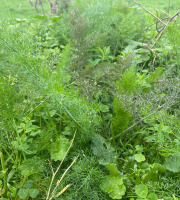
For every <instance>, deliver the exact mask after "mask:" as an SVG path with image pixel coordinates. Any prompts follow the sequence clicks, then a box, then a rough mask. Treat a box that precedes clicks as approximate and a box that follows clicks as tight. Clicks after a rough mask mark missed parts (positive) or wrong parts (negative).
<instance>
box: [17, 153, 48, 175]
mask: <svg viewBox="0 0 180 200" xmlns="http://www.w3.org/2000/svg"><path fill="white" fill-rule="evenodd" d="M44 166H45V165H44V161H43V160H40V159H39V158H38V157H37V156H34V157H33V158H31V159H27V160H24V161H23V162H22V165H21V166H20V167H19V170H20V172H21V175H22V176H28V175H32V174H33V175H34V174H37V173H40V172H43V171H44V168H45V167H44Z"/></svg>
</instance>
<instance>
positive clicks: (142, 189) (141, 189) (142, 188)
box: [135, 184, 148, 198]
mask: <svg viewBox="0 0 180 200" xmlns="http://www.w3.org/2000/svg"><path fill="white" fill-rule="evenodd" d="M135 193H136V194H137V195H138V196H139V197H140V198H146V197H147V194H148V187H147V186H146V185H144V184H140V185H138V186H136V188H135Z"/></svg>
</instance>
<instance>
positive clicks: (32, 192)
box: [29, 188, 39, 198]
mask: <svg viewBox="0 0 180 200" xmlns="http://www.w3.org/2000/svg"><path fill="white" fill-rule="evenodd" d="M38 194H39V190H38V189H36V188H32V189H30V190H29V196H30V197H31V198H36V197H37V196H38Z"/></svg>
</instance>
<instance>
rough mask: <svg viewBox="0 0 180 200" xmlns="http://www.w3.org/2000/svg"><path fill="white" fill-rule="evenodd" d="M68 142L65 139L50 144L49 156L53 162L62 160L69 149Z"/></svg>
mask: <svg viewBox="0 0 180 200" xmlns="http://www.w3.org/2000/svg"><path fill="white" fill-rule="evenodd" d="M69 145H70V141H69V140H68V139H66V138H63V137H62V138H59V139H57V140H56V141H55V142H53V143H52V144H51V147H50V154H51V159H52V160H54V161H58V160H62V159H63V158H64V156H65V154H66V152H67V150H68V148H69Z"/></svg>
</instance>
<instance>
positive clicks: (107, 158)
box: [91, 135, 116, 165]
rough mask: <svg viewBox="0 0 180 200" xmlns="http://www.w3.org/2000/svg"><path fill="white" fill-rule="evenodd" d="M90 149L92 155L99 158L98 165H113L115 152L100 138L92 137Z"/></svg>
mask: <svg viewBox="0 0 180 200" xmlns="http://www.w3.org/2000/svg"><path fill="white" fill-rule="evenodd" d="M91 149H92V151H93V153H94V154H95V155H96V156H97V157H98V158H99V163H100V164H102V165H104V164H107V163H115V161H116V154H115V150H114V148H113V147H112V146H111V145H110V144H109V143H108V142H107V141H106V140H105V138H103V137H102V136H100V135H94V136H93V139H92V145H91Z"/></svg>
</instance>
